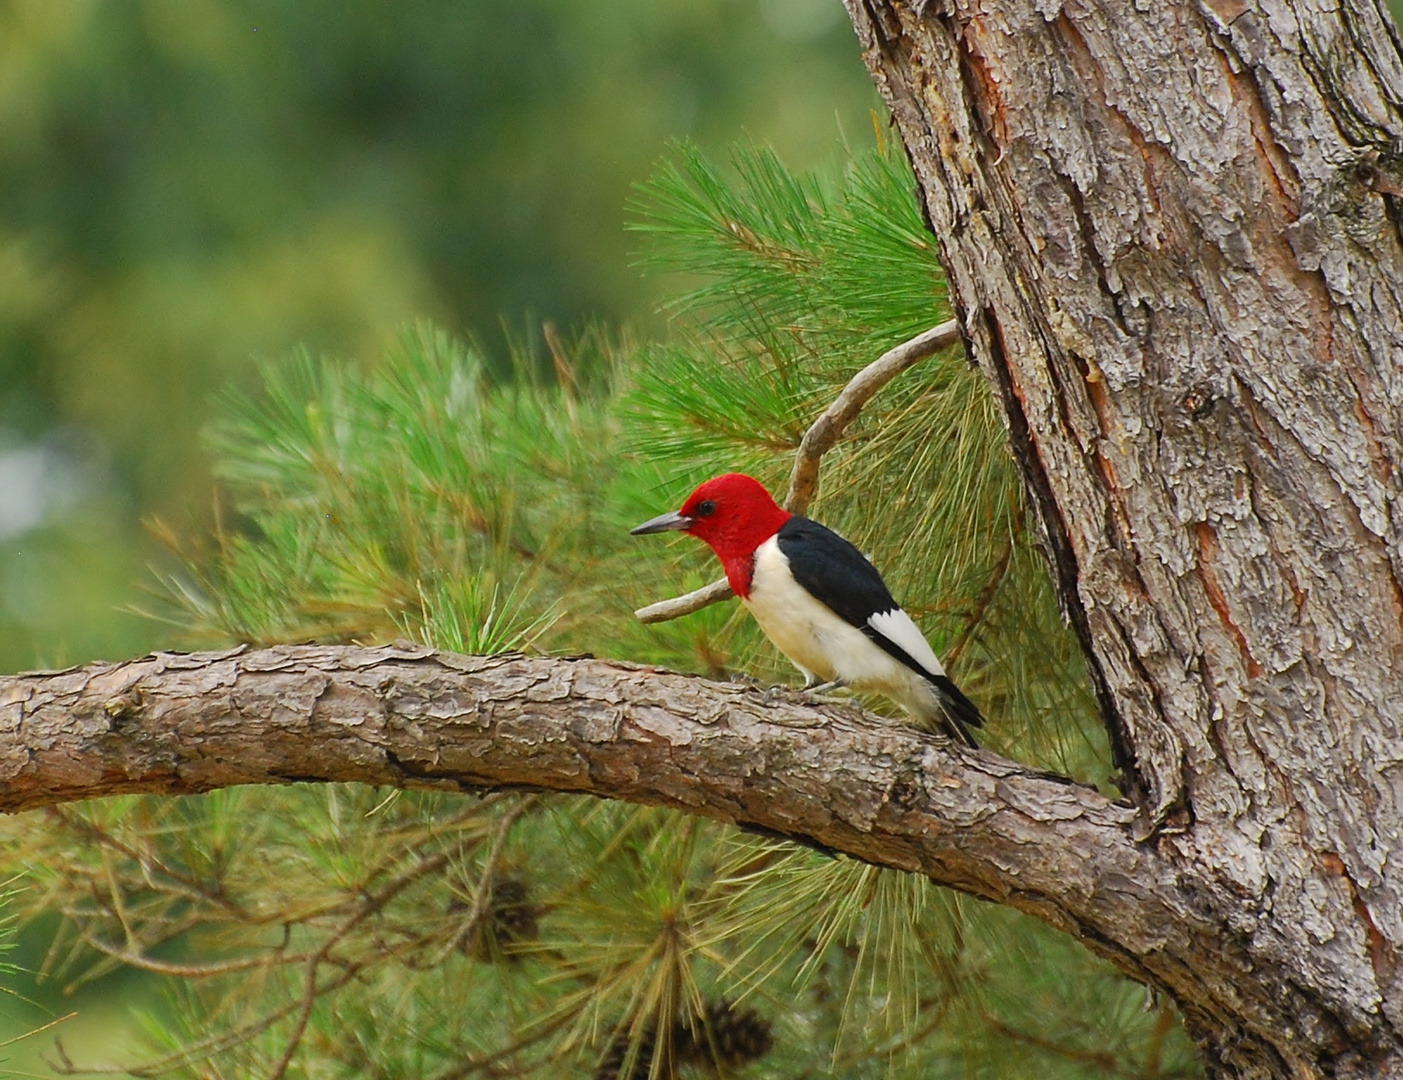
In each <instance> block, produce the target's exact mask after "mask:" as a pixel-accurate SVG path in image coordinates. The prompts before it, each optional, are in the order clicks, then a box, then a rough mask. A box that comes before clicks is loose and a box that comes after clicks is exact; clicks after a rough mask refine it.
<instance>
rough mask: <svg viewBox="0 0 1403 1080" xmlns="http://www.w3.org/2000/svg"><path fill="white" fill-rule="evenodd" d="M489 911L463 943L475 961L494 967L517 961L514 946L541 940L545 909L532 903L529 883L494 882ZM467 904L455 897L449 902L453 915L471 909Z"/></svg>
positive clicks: (510, 880) (511, 880)
mask: <svg viewBox="0 0 1403 1080" xmlns="http://www.w3.org/2000/svg"><path fill="white" fill-rule="evenodd" d="M491 888H492V894H491V898H490V899H489V900H488V905H487V911H486V912H485V913H484V914H483V918H482V921H481V922H480V923H479V924H478V926H477V928H476V929H475V930H474V932H473V933H471V934H469V935H468V937H467V938H466V939H465V940H464V941H463V943H462V946H461V951H462V952H463V953H464V955H467V956H471V957H472V958H473V959H475V960H481V961H483V962H484V963H488V964H492V963H496V962H497V961H499V960H512V959H515V955H514V950H513V949H512V948H511V947H512V946H513V945H517V944H520V943H521V942H524V941H535V940H536V938H538V937H539V936H540V933H541V929H540V925H539V923H538V919H539V918H540V913H541V909H540V908H539V907H537V906H535V905H534V904H531V903H529V902H528V900H529V898H530V890H529V889H528V887H527V885H526V882H524V881H522V880H521V879H520V878H516V877H503V878H497V879H495V880H493V882H492V885H491ZM471 906H472V905H470V904H469V903H468V902H467V901H465V900H463V899H462V898H461V897H457V896H455V897H454V898H453V899H452V900H450V901H449V902H448V912H449V914H450V915H452V914H456V913H458V912H462V911H468V910H469V909H470V908H471Z"/></svg>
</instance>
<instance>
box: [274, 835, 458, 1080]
mask: <svg viewBox="0 0 1403 1080" xmlns="http://www.w3.org/2000/svg"><path fill="white" fill-rule="evenodd" d="M448 860H449V854H448V852H439V853H438V854H436V855H433V856H431V857H429V858H427V859H421V860H420V861H419V863H418V864H416V865H415V866H412V867H410V868H409V869H408V870H406V871H404V872H403V873H402V874H400V875H399V876H398V877H396V878H394V879H393V880H391V881H389V882H387V883H386V884H385V885H384V886H383V887H382V888H381V889H380V890H379V891H378V892H377V893H376V894H375V895H374V896H370V897H367V898H366V900H365V902H364V903H363V904H362V905H361V906H360V907H359V908H358V909H356V910H355V911H354V912H352V913H351V914H350V916H348V917H347V918H346V919H345V920H344V921H343V922H342V923H341V925H340V926H338V927H337V928H336V929H335V930H334V931H332V932H331V933H330V934H328V935H327V939H326V940H325V941H324V942H322V945H321V948H319V949H318V950H317V951H316V952H315V953H313V954H312V955H311V956H310V957H309V958H308V960H307V975H306V979H305V984H304V986H303V990H302V998H301V1007H300V1008H299V1009H298V1011H297V1019H296V1020H295V1021H293V1025H292V1033H291V1034H290V1035H289V1036H288V1039H287V1045H286V1047H285V1048H284V1049H283V1053H282V1056H281V1057H280V1058H278V1061H277V1063H276V1064H275V1065H274V1066H273V1069H272V1071H271V1072H270V1073H269V1074H268V1080H282V1078H283V1077H284V1076H285V1075H286V1074H287V1067H288V1066H289V1065H290V1064H292V1058H293V1056H294V1055H295V1054H296V1053H297V1048H298V1046H300V1045H301V1043H302V1036H303V1035H304V1034H306V1031H307V1024H308V1022H309V1021H310V1020H311V1019H312V1009H313V1007H314V1006H315V1005H316V1003H317V999H318V998H320V997H322V996H323V995H324V994H326V993H327V991H328V989H329V987H327V986H320V987H319V986H318V985H317V971H318V970H319V969H320V968H321V966H322V964H323V963H324V962H325V961H326V960H327V958H328V957H329V956H330V955H331V950H332V949H334V948H335V947H336V946H337V945H339V944H340V943H341V942H342V941H343V940H344V939H345V937H346V935H347V934H349V933H350V932H351V931H352V930H354V929H355V928H356V927H357V926H359V925H360V924H361V923H362V922H364V921H365V920H366V919H368V918H369V917H370V916H371V915H374V914H375V913H376V912H379V911H381V910H383V909H384V907H385V905H386V904H388V903H389V902H390V901H391V900H393V899H394V898H395V897H396V896H398V895H399V894H400V893H402V892H403V891H404V890H405V889H407V888H409V886H410V885H412V884H414V883H415V882H416V881H420V880H422V879H423V878H425V877H427V876H428V875H430V874H435V873H437V872H438V871H440V870H442V869H443V868H444V867H445V866H447V865H448ZM348 970H349V967H348ZM331 985H332V986H340V985H343V983H342V982H341V981H340V980H333V982H332V984H331Z"/></svg>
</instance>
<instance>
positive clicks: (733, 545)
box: [705, 506, 794, 600]
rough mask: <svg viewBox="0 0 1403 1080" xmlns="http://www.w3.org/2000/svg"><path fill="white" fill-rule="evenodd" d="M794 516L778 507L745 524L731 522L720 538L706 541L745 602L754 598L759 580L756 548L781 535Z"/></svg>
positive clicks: (722, 531)
mask: <svg viewBox="0 0 1403 1080" xmlns="http://www.w3.org/2000/svg"><path fill="white" fill-rule="evenodd" d="M793 516H794V515H793V514H790V513H789V512H788V511H786V510H783V509H781V508H780V507H778V506H775V507H773V509H772V510H770V511H769V512H766V513H763V514H755V515H752V516H749V517H747V518H746V519H745V520H744V521H737V522H727V523H726V524H725V527H724V528H723V529H722V530H718V533H717V535H714V536H708V537H706V538H705V539H706V541H707V543H709V544H710V545H711V550H712V551H714V552H716V556H717V558H719V559H720V560H721V566H722V568H724V569H725V571H726V580H727V581H728V582H730V584H731V591H732V592H734V593H735V594H736V595H737V596H739V597H740V598H741V599H742V600H744V599H746V598H748V597H749V596H750V586H751V584H752V582H753V580H754V577H755V551H756V549H757V548H759V547H760V545H761V544H764V543H765V542H767V541H768V540H770V539H771V538H772V537H773V536H774V535H775V533H777V532H779V530H780V526H782V525H783V524H784V523H785V522H786V521H788V520H789V519H790V518H791V517H793Z"/></svg>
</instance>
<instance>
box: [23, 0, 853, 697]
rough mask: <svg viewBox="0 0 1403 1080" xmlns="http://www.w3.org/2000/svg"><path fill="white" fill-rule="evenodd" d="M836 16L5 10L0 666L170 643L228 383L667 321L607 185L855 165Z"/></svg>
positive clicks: (829, 9) (745, 0) (701, 3)
mask: <svg viewBox="0 0 1403 1080" xmlns="http://www.w3.org/2000/svg"><path fill="white" fill-rule="evenodd" d="M876 105H877V99H876V96H875V93H874V92H873V90H872V87H871V83H870V81H869V80H868V78H867V75H866V73H865V71H864V70H863V67H862V63H861V60H860V57H859V54H858V49H857V45H856V42H855V40H854V38H853V34H852V29H851V27H850V25H849V24H848V21H847V18H846V16H845V14H844V13H843V10H842V7H841V4H840V0H610V2H608V3H597V2H590V0H522V2H517V3H513V4H497V3H489V2H486V0H457V2H450V0H436V2H433V3H427V2H423V0H395V2H391V0H335V2H332V0H300V2H298V3H295V4H290V3H277V2H272V0H4V2H0V145H3V147H4V151H3V153H2V154H0V669H3V670H7V671H13V670H18V669H21V668H26V667H33V666H56V665H64V664H71V663H79V662H82V661H85V660H89V659H92V658H96V657H108V658H120V657H123V656H128V655H132V654H136V653H139V652H143V651H146V650H148V649H151V648H155V647H161V646H169V645H171V644H172V643H173V642H176V641H178V634H177V632H176V631H175V630H174V629H173V628H170V627H165V626H162V625H161V624H160V623H158V622H154V621H152V620H150V619H147V618H144V617H142V616H141V615H139V614H137V613H136V611H134V610H133V609H134V608H140V607H142V606H143V604H144V597H143V587H144V585H145V584H146V583H147V582H149V581H150V580H151V567H152V566H153V565H159V564H160V563H161V561H162V559H163V558H164V557H165V556H164V554H163V551H162V549H161V547H160V545H158V544H157V543H156V542H155V541H154V540H152V539H151V538H150V533H149V529H147V528H145V527H144V526H143V522H149V521H151V520H152V519H159V520H160V521H162V522H166V523H168V524H169V525H170V526H171V527H172V528H173V529H174V530H175V532H176V533H178V534H181V535H186V536H191V535H196V534H198V533H199V532H201V531H202V530H204V529H205V528H206V527H207V525H208V522H209V520H210V517H211V514H212V512H213V506H214V496H213V490H212V486H211V483H210V479H209V474H208V467H207V462H206V459H205V456H204V454H203V452H202V451H201V449H200V445H199V430H200V427H201V425H202V423H203V421H204V420H205V418H206V417H207V416H208V415H209V411H210V402H211V398H212V396H213V395H214V394H215V393H216V392H217V391H218V390H219V389H220V388H221V387H224V386H228V385H230V384H231V383H233V384H239V383H245V382H249V381H250V380H251V372H252V367H253V361H254V360H255V359H256V358H259V357H277V356H281V355H284V354H286V353H287V352H288V351H289V350H290V349H291V348H292V347H293V346H294V345H296V344H299V343H303V344H306V345H308V346H309V347H310V348H311V349H312V350H313V351H314V352H326V353H331V354H339V355H346V356H373V355H376V354H378V353H379V352H380V350H381V347H382V346H383V345H384V343H385V342H387V341H389V340H391V339H392V338H393V337H394V336H395V334H396V333H397V331H398V330H399V328H400V327H401V326H402V325H403V324H404V323H405V322H406V321H407V320H410V319H413V318H415V317H418V316H428V317H431V318H433V319H434V320H436V321H437V322H438V323H439V324H440V325H443V326H444V327H446V328H448V329H450V330H453V331H454V332H457V333H460V334H464V335H468V336H474V335H475V336H478V337H480V338H481V339H482V340H483V342H484V343H485V346H486V348H487V349H488V351H489V353H491V354H494V355H496V356H498V357H503V358H504V357H505V355H506V347H505V342H506V339H507V337H508V336H509V335H510V336H513V337H515V338H518V339H521V338H526V339H530V338H531V337H533V336H535V335H537V334H539V332H540V327H541V325H542V324H543V322H545V321H553V322H555V323H556V324H558V325H559V326H561V327H562V329H568V328H571V327H577V326H581V325H583V324H585V323H586V322H588V321H590V320H592V319H598V320H602V321H604V322H605V323H607V324H610V325H616V326H617V325H629V326H633V327H636V328H638V329H640V330H641V331H643V332H645V333H655V332H657V331H659V330H660V329H661V324H660V321H659V320H658V317H657V316H656V315H655V313H654V311H655V307H656V304H657V299H658V294H657V288H658V286H657V285H656V284H655V283H649V282H647V281H645V280H643V279H642V278H641V277H640V275H639V274H638V272H637V271H636V270H635V269H634V268H633V267H632V265H631V260H630V250H631V248H632V246H633V242H632V241H631V240H630V239H629V238H628V237H627V236H626V235H625V232H624V229H623V223H624V219H625V212H624V204H625V202H626V200H627V199H628V196H629V191H630V185H631V184H633V183H635V182H637V181H639V180H642V179H644V178H646V177H647V175H648V174H649V172H650V169H651V167H652V165H653V163H654V162H655V161H656V160H657V159H658V158H659V157H660V156H661V155H662V154H663V153H664V152H665V151H666V148H667V145H668V142H669V140H672V139H676V138H680V137H688V138H691V139H692V140H694V141H695V142H697V143H698V144H699V145H700V146H701V147H702V148H703V149H713V148H719V147H721V146H724V145H726V144H729V143H731V142H733V141H734V140H735V139H736V138H738V137H740V136H742V135H749V136H750V137H751V138H753V139H754V140H756V141H758V142H763V143H768V144H771V145H773V146H774V147H775V148H776V150H778V151H779V153H780V154H781V156H782V157H783V159H784V160H785V161H786V162H787V163H788V164H789V165H790V166H791V167H794V168H799V169H803V168H808V167H812V166H814V165H817V164H821V163H823V162H825V161H827V160H830V159H833V158H836V157H838V156H839V155H840V154H841V147H842V145H843V144H844V143H846V144H847V145H848V146H851V147H861V146H866V145H870V144H871V142H872V141H873V128H872V124H873V121H872V115H873V112H872V110H873V109H874V107H876Z"/></svg>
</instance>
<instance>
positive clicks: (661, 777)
mask: <svg viewBox="0 0 1403 1080" xmlns="http://www.w3.org/2000/svg"><path fill="white" fill-rule="evenodd" d="M299 781H359V782H363V783H368V784H379V785H394V786H398V787H432V788H445V789H453V790H461V791H471V792H481V791H483V790H487V789H512V788H526V789H534V790H552V791H563V792H583V793H588V794H592V795H597V796H601V797H605V798H613V799H623V800H627V801H630V802H636V803H644V804H650V805H657V806H668V807H672V808H673V809H676V810H681V811H684V812H686V813H691V814H698V815H702V816H705V817H710V818H714V819H717V820H720V821H725V822H731V823H734V824H736V825H740V826H743V827H747V828H750V829H753V830H758V831H760V832H763V833H767V834H773V835H777V836H783V837H788V838H791V839H794V840H796V841H799V842H801V843H806V844H811V845H816V846H818V847H821V848H824V849H828V850H832V851H835V852H842V853H845V854H847V855H850V856H853V857H854V858H858V859H862V860H865V861H867V862H870V863H874V864H878V865H882V866H889V867H894V868H897V869H901V870H908V871H913V872H916V873H920V874H924V875H926V876H928V877H930V878H932V879H933V880H935V881H937V882H940V883H942V884H946V885H950V886H953V887H955V888H958V889H961V890H964V891H965V892H968V893H971V894H973V895H975V896H979V897H983V898H986V899H989V900H993V901H997V902H1000V903H1006V904H1010V905H1013V906H1015V907H1018V908H1020V909H1022V910H1024V911H1028V912H1031V913H1033V914H1035V915H1037V916H1038V917H1039V918H1042V919H1044V920H1045V921H1047V922H1049V923H1051V924H1052V925H1054V926H1058V927H1060V928H1062V929H1064V930H1068V931H1071V932H1073V933H1076V934H1077V935H1078V936H1081V937H1083V938H1084V939H1087V940H1089V941H1090V942H1091V943H1093V945H1094V946H1095V947H1097V948H1099V949H1100V951H1102V952H1103V953H1105V954H1106V955H1109V956H1111V957H1112V958H1114V959H1115V960H1116V961H1117V962H1118V963H1119V964H1120V966H1121V967H1122V968H1124V969H1125V970H1127V971H1128V972H1129V973H1131V974H1132V975H1135V976H1137V977H1139V978H1142V979H1155V978H1157V976H1156V975H1155V973H1154V972H1155V965H1156V963H1163V962H1164V961H1163V959H1162V958H1161V959H1159V960H1156V957H1157V956H1158V955H1159V954H1160V953H1165V955H1169V953H1168V952H1166V950H1167V948H1168V942H1169V940H1170V938H1171V937H1174V936H1178V935H1177V934H1174V933H1173V932H1172V931H1171V930H1170V929H1169V927H1171V926H1172V925H1173V924H1174V923H1175V921H1176V920H1182V918H1183V916H1184V911H1183V910H1182V905H1180V903H1179V900H1178V897H1177V894H1176V893H1175V889H1176V886H1175V885H1174V884H1173V879H1172V875H1169V874H1168V873H1167V872H1166V871H1165V868H1164V867H1163V866H1161V865H1159V860H1158V859H1157V857H1156V856H1155V854H1154V852H1153V851H1152V850H1151V849H1148V848H1146V847H1144V846H1141V845H1137V844H1135V843H1134V842H1133V841H1132V839H1131V835H1130V822H1131V820H1132V818H1133V811H1132V810H1131V809H1130V808H1129V807H1125V806H1121V805H1118V804H1115V803H1112V802H1111V801H1109V800H1107V799H1106V798H1104V797H1103V796H1101V795H1100V794H1099V793H1097V792H1096V791H1095V790H1093V789H1091V788H1087V787H1083V786H1080V785H1076V784H1073V783H1070V782H1069V781H1066V780H1063V779H1060V778H1057V777H1052V776H1049V775H1047V774H1045V773H1039V772H1035V771H1032V770H1028V769H1025V768H1023V767H1021V766H1018V765H1016V764H1014V763H1012V762H1009V761H1005V760H1002V759H1000V758H997V757H995V756H993V755H991V754H987V753H984V752H974V751H966V750H962V749H958V748H955V747H953V746H951V745H950V744H949V743H947V742H945V741H943V740H940V739H939V738H938V737H935V736H931V735H928V734H925V733H922V732H919V731H917V730H915V729H914V728H909V727H906V726H901V725H893V724H889V723H882V722H879V721H878V720H877V719H876V718H874V717H871V716H870V715H867V714H865V713H862V712H861V711H859V710H857V709H855V708H851V707H845V706H840V705H833V704H822V705H813V704H809V703H807V702H805V701H804V700H802V699H800V698H795V697H789V696H786V695H780V696H778V697H772V696H771V697H767V696H766V695H764V694H761V693H759V692H757V691H756V690H754V689H751V688H749V687H744V686H739V685H733V684H728V683H717V682H712V681H709V680H706V679H702V678H698V677H695V676H687V675H679V674H675V673H671V672H666V671H660V670H657V669H653V668H645V667H639V666H635V665H629V664H622V663H616V662H609V661H603V660H593V659H548V658H528V657H522V656H515V655H511V656H498V657H466V656H457V655H454V654H450V653H439V652H434V651H432V650H429V649H424V648H419V647H417V646H405V647H401V646H391V647H386V648H373V649H372V648H355V647H349V646H310V645H309V646H280V647H276V648H270V649H261V650H251V651H244V650H234V651H231V652H223V653H203V654H177V653H158V654H156V655H154V656H150V657H145V658H143V659H140V660H133V661H130V662H127V663H121V664H93V665H90V666H88V667H83V668H77V669H73V670H69V671H63V672H38V673H31V674H26V675H17V676H9V677H4V678H0V810H4V811H17V810H25V809H30V808H34V807H40V806H46V805H51V804H54V803H58V802H63V801H68V800H74V799H85V798H91V797H94V796H102V795H112V794H118V793H123V792H155V793H162V794H168V795H178V794H190V793H197V792H204V791H211V790H214V789H216V788H222V787H228V786H231V785H235V784H268V783H291V782H299ZM1175 970H1176V971H1177V970H1179V969H1178V968H1177V967H1176V968H1175Z"/></svg>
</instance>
